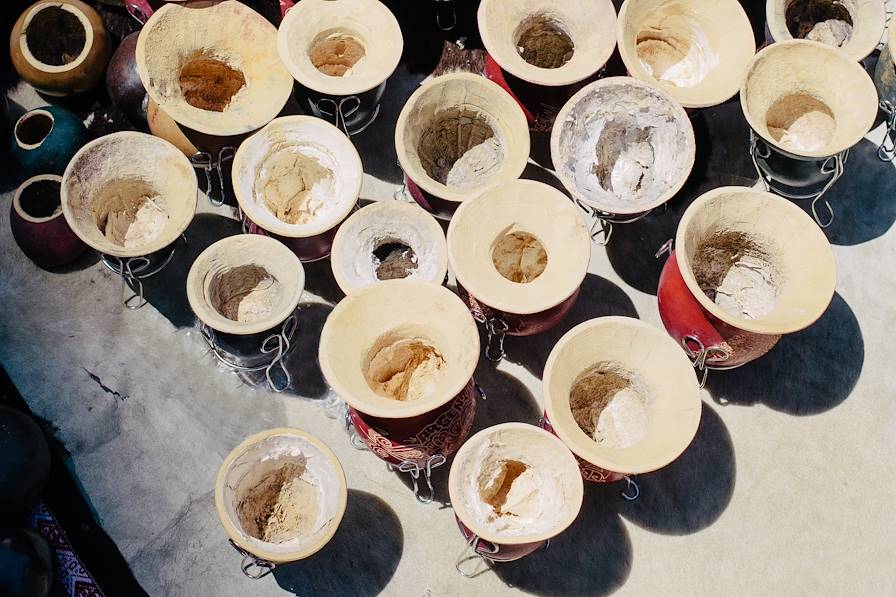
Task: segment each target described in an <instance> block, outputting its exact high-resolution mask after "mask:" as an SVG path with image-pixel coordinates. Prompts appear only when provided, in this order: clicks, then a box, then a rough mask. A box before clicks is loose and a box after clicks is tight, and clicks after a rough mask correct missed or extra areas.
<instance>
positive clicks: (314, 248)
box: [233, 116, 363, 261]
mask: <svg viewBox="0 0 896 597" xmlns="http://www.w3.org/2000/svg"><path fill="white" fill-rule="evenodd" d="M284 155H289V156H293V157H295V156H299V158H298V159H302V160H305V161H306V162H307V163H306V164H305V166H290V168H291V169H298V170H302V168H306V167H307V168H311V167H316V168H318V169H321V170H322V172H323V173H322V174H321V176H320V179H319V180H316V181H314V182H311V183H310V184H313V185H314V186H313V187H312V189H313V190H312V199H311V201H312V202H317V203H320V202H321V201H322V202H323V203H322V205H321V207H320V209H319V210H318V211H317V212H316V214H315V215H307V214H306V216H302V217H300V218H299V219H298V220H297V221H296V223H289V222H288V221H287V220H283V219H280V218H278V216H277V215H276V214H275V212H274V211H272V209H271V208H270V207H269V206H268V203H266V197H273V196H274V195H273V192H274V191H272V190H268V191H263V185H267V184H269V183H270V182H271V180H270V179H269V178H264V176H267V172H269V171H270V168H271V166H272V164H276V163H278V162H279V161H280V160H281V159H282V158H283V156H284ZM362 177H363V169H362V166H361V158H360V156H359V155H358V151H357V150H356V149H355V147H354V146H353V145H352V144H351V142H350V141H349V140H348V137H346V136H345V135H343V134H342V132H341V131H340V130H339V129H337V128H336V127H335V126H333V125H332V124H330V123H328V122H324V121H322V120H320V119H317V118H314V117H312V116H284V117H282V118H277V119H275V120H273V121H272V122H271V123H270V124H269V125H267V126H266V127H264V128H263V129H261V130H260V131H258V133H256V134H255V135H253V136H251V137H250V138H248V139H247V140H246V141H245V142H243V144H242V145H240V148H239V149H238V150H237V152H236V156H235V157H234V160H233V190H234V193H235V194H236V198H237V201H238V202H239V206H240V209H241V210H242V212H243V215H244V217H245V218H246V224H247V225H248V228H249V230H250V231H251V232H254V233H257V234H269V235H271V236H273V237H274V238H276V239H278V240H280V241H281V242H283V243H284V244H285V245H286V246H287V247H289V248H290V249H291V250H292V251H293V252H294V253H295V254H296V255H297V256H298V257H299V259H301V260H302V261H315V260H317V259H322V258H324V257H326V256H327V255H329V254H330V248H331V246H332V244H333V238H334V237H335V236H336V230H337V228H338V227H339V225H340V224H341V223H342V221H343V220H345V218H346V217H348V215H349V213H351V211H352V209H353V208H354V207H355V205H356V202H357V200H358V195H359V194H360V192H361V182H362ZM289 184H309V183H306V182H302V183H299V181H294V183H289ZM264 193H268V194H267V195H265V194H264ZM287 215H288V214H287ZM290 217H291V216H290ZM302 219H305V220H306V221H304V222H303V221H301V220H302Z"/></svg>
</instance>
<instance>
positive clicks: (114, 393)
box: [81, 367, 128, 402]
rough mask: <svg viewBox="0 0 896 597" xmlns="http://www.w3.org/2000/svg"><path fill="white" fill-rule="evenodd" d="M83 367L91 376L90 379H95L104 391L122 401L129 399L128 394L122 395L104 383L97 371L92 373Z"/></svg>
mask: <svg viewBox="0 0 896 597" xmlns="http://www.w3.org/2000/svg"><path fill="white" fill-rule="evenodd" d="M81 369H84V371H85V372H86V373H87V375H89V376H90V379H92V380H93V381H95V382H96V384H97V385H98V386H99V387H100V389H101V390H102V391H104V392H106V393H107V394H111V395H112V396H115V397H116V398H118V399H119V400H121V401H122V402H124V401H125V400H127V399H128V397H127V395H122V394H120V393H118V392H116V391H115V390H113V389H112V388H110V387H108V386H105V385H103V382H102V380H101V379H100V376H99V375H96V374H95V373H92V372H90V371H88V370H87V368H86V367H81Z"/></svg>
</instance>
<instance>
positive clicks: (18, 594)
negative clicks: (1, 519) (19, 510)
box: [0, 520, 58, 597]
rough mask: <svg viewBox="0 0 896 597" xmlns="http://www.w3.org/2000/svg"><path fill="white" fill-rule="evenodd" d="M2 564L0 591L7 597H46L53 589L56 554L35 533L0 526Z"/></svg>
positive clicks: (24, 528)
mask: <svg viewBox="0 0 896 597" xmlns="http://www.w3.org/2000/svg"><path fill="white" fill-rule="evenodd" d="M21 522H22V521H21V520H18V521H16V523H17V524H21ZM0 561H2V562H3V568H2V570H0V590H2V591H3V595H4V597H47V596H48V595H50V594H51V591H52V590H54V584H55V577H56V573H55V570H56V569H57V567H58V563H57V562H58V560H57V557H56V553H55V552H54V551H53V547H52V546H51V545H50V543H49V542H48V541H47V540H46V539H45V538H44V537H43V535H41V534H40V533H38V532H37V531H36V530H34V529H32V528H28V527H24V526H23V527H18V528H12V527H10V526H3V527H0Z"/></svg>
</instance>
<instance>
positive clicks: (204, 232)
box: [143, 213, 240, 328]
mask: <svg viewBox="0 0 896 597" xmlns="http://www.w3.org/2000/svg"><path fill="white" fill-rule="evenodd" d="M239 233H240V223H239V222H237V221H236V220H233V219H231V218H226V217H224V216H219V215H216V214H209V213H203V214H196V216H195V217H194V218H193V221H192V222H190V225H189V226H187V230H186V231H185V232H184V234H185V235H186V237H187V243H186V245H184V244H183V242H182V241H180V240H179V241H178V245H177V250H176V252H175V254H174V258H173V259H172V260H171V263H169V264H168V266H167V267H166V268H165V269H163V270H162V271H160V272H159V273H157V274H156V275H154V276H151V277H149V278H146V279H145V280H143V293H144V296H145V297H146V300H147V302H149V303H151V304H152V306H153V307H155V308H156V310H157V311H158V312H159V313H161V314H162V315H164V316H165V317H166V318H167V319H168V321H170V322H171V323H172V324H174V325H175V327H179V328H183V327H191V326H192V325H193V323H194V321H195V317H194V316H193V310H192V309H190V303H189V302H187V291H186V288H187V286H186V284H187V274H188V273H189V272H190V267H192V265H193V262H194V261H195V260H196V258H197V257H198V256H199V254H200V253H202V252H203V251H204V250H206V249H207V248H208V247H209V246H210V245H212V244H214V243H215V242H217V241H219V240H221V239H222V238H224V237H227V236H233V235H234V234H239Z"/></svg>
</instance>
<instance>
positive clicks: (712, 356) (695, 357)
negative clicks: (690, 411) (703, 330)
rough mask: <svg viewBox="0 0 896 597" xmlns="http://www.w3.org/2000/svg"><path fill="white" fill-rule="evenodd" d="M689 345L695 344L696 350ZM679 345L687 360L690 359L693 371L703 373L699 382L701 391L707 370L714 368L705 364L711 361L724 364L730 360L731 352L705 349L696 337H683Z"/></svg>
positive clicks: (720, 349) (721, 349)
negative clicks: (683, 350)
mask: <svg viewBox="0 0 896 597" xmlns="http://www.w3.org/2000/svg"><path fill="white" fill-rule="evenodd" d="M690 343H694V344H696V345H697V350H694V349H693V348H691V345H690ZM681 345H682V346H683V347H684V349H685V351H686V352H687V353H688V358H690V359H691V364H693V365H694V369H696V370H697V371H700V372H702V373H703V377H702V379H701V380H700V389H701V390H702V389H703V388H704V387H706V378H707V377H708V376H709V370H710V369H715V368H716V367H713V366H712V365H707V362H708V361H713V362H714V363H724V362H725V361H727V360H728V359H730V358H731V352H729V351H728V350H727V349H724V348H718V347H710V348H706V347H705V346H704V345H703V342H701V341H700V339H699V338H697V337H696V336H690V335H688V336H685V337H684V338H682V339H681Z"/></svg>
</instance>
